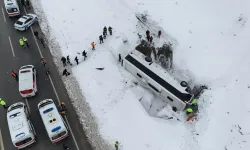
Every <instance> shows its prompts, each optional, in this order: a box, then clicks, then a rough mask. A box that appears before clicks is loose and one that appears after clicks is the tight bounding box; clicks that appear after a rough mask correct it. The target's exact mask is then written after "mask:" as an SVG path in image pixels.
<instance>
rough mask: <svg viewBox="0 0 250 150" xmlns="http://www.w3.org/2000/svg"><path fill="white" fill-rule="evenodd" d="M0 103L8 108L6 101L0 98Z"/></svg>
mask: <svg viewBox="0 0 250 150" xmlns="http://www.w3.org/2000/svg"><path fill="white" fill-rule="evenodd" d="M0 104H1V105H2V106H3V108H8V106H7V104H6V102H5V101H4V100H2V99H1V98H0Z"/></svg>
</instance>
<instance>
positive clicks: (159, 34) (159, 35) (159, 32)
mask: <svg viewBox="0 0 250 150" xmlns="http://www.w3.org/2000/svg"><path fill="white" fill-rule="evenodd" d="M157 37H158V38H160V37H161V30H159V31H158V36H157Z"/></svg>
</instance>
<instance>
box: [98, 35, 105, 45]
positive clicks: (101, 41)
mask: <svg viewBox="0 0 250 150" xmlns="http://www.w3.org/2000/svg"><path fill="white" fill-rule="evenodd" d="M99 40H100V44H102V43H104V42H103V37H102V35H100V36H99Z"/></svg>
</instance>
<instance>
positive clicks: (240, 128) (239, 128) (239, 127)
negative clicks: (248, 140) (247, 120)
mask: <svg viewBox="0 0 250 150" xmlns="http://www.w3.org/2000/svg"><path fill="white" fill-rule="evenodd" d="M238 128H239V130H238V131H239V133H240V134H241V135H244V134H243V133H242V131H240V130H241V127H240V125H238Z"/></svg>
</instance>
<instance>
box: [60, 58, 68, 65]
mask: <svg viewBox="0 0 250 150" xmlns="http://www.w3.org/2000/svg"><path fill="white" fill-rule="evenodd" d="M61 61H62V63H63V66H64V67H65V66H66V65H67V64H66V58H65V57H62V58H61Z"/></svg>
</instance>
